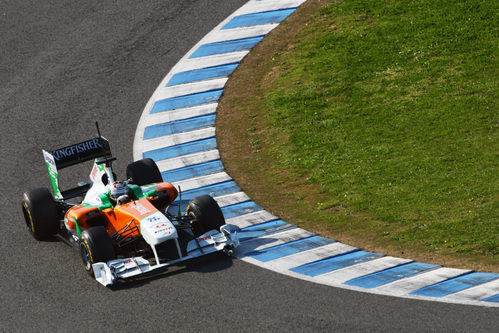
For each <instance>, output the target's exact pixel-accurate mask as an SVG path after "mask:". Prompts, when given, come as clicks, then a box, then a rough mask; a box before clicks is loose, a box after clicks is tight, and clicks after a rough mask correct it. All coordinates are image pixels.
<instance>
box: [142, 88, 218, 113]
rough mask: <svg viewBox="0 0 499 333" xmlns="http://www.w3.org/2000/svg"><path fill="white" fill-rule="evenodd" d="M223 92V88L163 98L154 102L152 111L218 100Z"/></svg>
mask: <svg viewBox="0 0 499 333" xmlns="http://www.w3.org/2000/svg"><path fill="white" fill-rule="evenodd" d="M222 92H223V89H214V90H208V91H203V92H199V93H195V94H189V95H184V96H176V97H171V98H166V99H162V100H159V101H157V102H155V103H154V106H153V107H152V110H151V113H157V112H163V111H169V110H175V109H181V108H187V107H190V106H195V105H201V104H206V103H212V102H216V101H218V99H219V98H220V96H221V95H222Z"/></svg>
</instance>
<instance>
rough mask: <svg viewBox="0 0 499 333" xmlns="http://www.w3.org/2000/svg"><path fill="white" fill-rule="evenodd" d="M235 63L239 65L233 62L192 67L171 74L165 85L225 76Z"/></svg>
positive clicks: (233, 67)
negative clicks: (189, 69) (188, 69)
mask: <svg viewBox="0 0 499 333" xmlns="http://www.w3.org/2000/svg"><path fill="white" fill-rule="evenodd" d="M237 65H239V63H238V62H235V63H230V64H225V65H220V66H212V67H205V68H200V69H194V70H192V71H186V72H180V73H177V74H175V75H173V76H172V78H171V79H170V81H168V83H167V84H166V86H167V87H169V86H174V85H177V84H182V83H188V82H196V81H202V80H208V79H215V78H220V77H226V76H229V75H230V74H231V73H232V72H233V71H234V70H235V69H236V68H237Z"/></svg>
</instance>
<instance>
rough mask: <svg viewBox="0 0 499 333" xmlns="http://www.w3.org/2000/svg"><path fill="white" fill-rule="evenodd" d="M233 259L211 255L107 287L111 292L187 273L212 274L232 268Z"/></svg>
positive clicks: (223, 255)
mask: <svg viewBox="0 0 499 333" xmlns="http://www.w3.org/2000/svg"><path fill="white" fill-rule="evenodd" d="M233 260H234V258H232V257H229V256H227V255H226V254H225V253H221V252H217V253H211V254H208V255H206V256H203V257H199V258H195V259H191V260H189V261H188V262H184V263H182V265H173V266H170V267H168V269H167V270H165V271H163V272H161V273H156V274H154V275H150V276H144V277H138V278H135V279H130V280H126V281H118V282H117V283H116V284H114V285H112V286H110V287H109V289H111V290H113V291H119V290H127V289H135V288H141V287H143V286H145V285H147V284H149V283H151V282H152V281H155V280H158V279H164V278H168V277H172V276H176V275H178V274H186V273H189V272H197V273H213V272H218V271H222V270H225V269H228V268H230V267H231V266H232V262H233Z"/></svg>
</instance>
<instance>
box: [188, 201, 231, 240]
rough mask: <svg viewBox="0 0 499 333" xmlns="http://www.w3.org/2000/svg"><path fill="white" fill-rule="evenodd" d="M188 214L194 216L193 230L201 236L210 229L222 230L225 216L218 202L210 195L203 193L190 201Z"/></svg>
mask: <svg viewBox="0 0 499 333" xmlns="http://www.w3.org/2000/svg"><path fill="white" fill-rule="evenodd" d="M187 214H188V215H189V216H191V217H192V218H193V220H192V222H191V223H192V232H193V233H194V236H196V237H199V236H201V235H202V234H204V233H205V232H207V231H210V230H217V231H219V230H220V227H221V226H223V225H224V224H225V218H224V215H223V213H222V210H221V209H220V206H219V205H218V203H217V202H216V201H215V199H213V198H212V197H211V196H209V195H202V196H199V197H196V198H194V199H192V200H191V201H189V205H188V206H187Z"/></svg>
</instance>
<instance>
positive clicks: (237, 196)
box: [214, 192, 250, 207]
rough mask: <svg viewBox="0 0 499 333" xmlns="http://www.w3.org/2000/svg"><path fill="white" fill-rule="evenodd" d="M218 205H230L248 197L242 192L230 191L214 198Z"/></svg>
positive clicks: (246, 199)
mask: <svg viewBox="0 0 499 333" xmlns="http://www.w3.org/2000/svg"><path fill="white" fill-rule="evenodd" d="M214 199H215V201H216V202H217V203H218V205H219V206H220V207H225V206H230V205H233V204H237V203H240V202H244V201H249V200H250V197H248V196H247V195H246V193H244V192H236V193H230V194H226V195H221V196H218V197H215V198H214Z"/></svg>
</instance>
